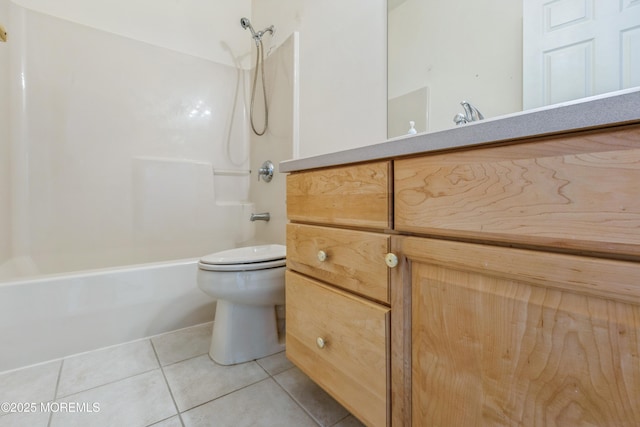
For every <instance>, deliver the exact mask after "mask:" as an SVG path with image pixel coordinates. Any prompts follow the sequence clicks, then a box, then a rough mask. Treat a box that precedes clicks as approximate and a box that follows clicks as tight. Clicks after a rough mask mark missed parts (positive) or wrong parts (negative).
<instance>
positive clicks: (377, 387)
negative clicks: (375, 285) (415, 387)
mask: <svg viewBox="0 0 640 427" xmlns="http://www.w3.org/2000/svg"><path fill="white" fill-rule="evenodd" d="M286 306H287V310H286V317H287V318H286V322H287V332H286V333H287V346H286V349H287V350H286V354H287V358H289V359H290V360H291V361H292V362H293V363H295V364H296V365H297V366H298V367H299V368H300V369H301V370H302V371H304V372H305V373H306V374H307V375H309V377H310V378H311V379H312V380H314V381H315V382H316V383H317V384H318V385H320V386H321V387H322V388H323V389H324V390H326V391H327V392H328V393H329V394H330V395H332V396H333V397H334V398H335V399H336V400H338V401H339V402H340V403H341V404H342V405H343V406H344V407H345V408H347V409H348V410H349V411H350V412H351V413H353V414H354V415H355V416H357V417H358V418H360V419H361V420H362V421H363V422H364V423H365V424H367V425H368V426H385V425H388V419H387V417H388V414H389V410H388V409H389V398H388V395H389V386H388V384H387V378H388V372H389V367H390V361H389V357H388V328H389V311H390V310H389V309H388V308H386V307H384V306H381V305H379V304H375V303H372V302H369V301H367V300H364V299H362V298H358V297H356V296H353V295H351V294H349V293H346V292H342V291H340V290H338V289H336V288H332V287H329V286H325V285H322V284H321V283H320V282H316V281H314V280H311V279H308V278H305V277H304V276H301V275H299V274H296V273H293V272H290V271H287V274H286ZM317 337H322V338H324V339H325V340H326V343H327V344H326V346H325V348H323V349H320V348H318V347H317V345H316V339H317Z"/></svg>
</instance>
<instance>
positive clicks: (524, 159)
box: [394, 126, 640, 256]
mask: <svg viewBox="0 0 640 427" xmlns="http://www.w3.org/2000/svg"><path fill="white" fill-rule="evenodd" d="M639 141H640V127H638V126H634V127H625V128H620V129H619V130H617V131H611V130H608V131H607V132H589V133H581V134H574V135H572V136H567V137H562V138H558V137H553V138H549V139H547V140H536V141H532V142H531V143H520V144H515V145H510V146H503V147H493V148H481V149H475V150H467V151H464V152H462V151H461V152H456V153H446V154H442V155H432V156H425V157H416V158H411V159H403V160H398V161H396V162H395V164H394V176H395V183H394V188H395V219H394V221H395V228H396V230H398V231H402V232H411V233H419V234H428V235H445V236H452V237H464V238H474V239H482V240H493V241H502V242H508V243H513V242H517V243H521V244H531V245H539V246H547V247H554V248H567V249H580V250H588V251H594V252H601V253H602V252H607V253H616V254H624V255H635V256H638V255H640V197H638V183H639V182H640V147H639V146H638V142H639Z"/></svg>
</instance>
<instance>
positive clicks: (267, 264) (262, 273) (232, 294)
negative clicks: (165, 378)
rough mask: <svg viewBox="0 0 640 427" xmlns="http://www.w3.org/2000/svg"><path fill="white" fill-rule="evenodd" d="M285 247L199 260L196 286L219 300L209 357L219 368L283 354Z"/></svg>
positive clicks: (253, 248)
mask: <svg viewBox="0 0 640 427" xmlns="http://www.w3.org/2000/svg"><path fill="white" fill-rule="evenodd" d="M285 264H286V247H285V246H283V245H259V246H247V247H243V248H236V249H229V250H226V251H222V252H216V253H213V254H210V255H207V256H205V257H203V258H202V259H200V262H199V263H198V287H199V288H200V289H201V290H202V291H203V292H204V293H206V294H207V295H209V296H211V297H213V298H215V299H216V300H217V302H216V314H215V321H214V322H213V334H212V338H211V347H210V349H209V356H211V359H213V360H214V361H215V362H216V363H218V364H221V365H233V364H236V363H243V362H248V361H250V360H255V359H259V358H261V357H265V356H269V355H271V354H274V353H278V352H280V351H282V350H284V337H282V339H280V337H279V336H278V327H277V321H276V306H277V305H282V304H284V272H285V269H286V267H285Z"/></svg>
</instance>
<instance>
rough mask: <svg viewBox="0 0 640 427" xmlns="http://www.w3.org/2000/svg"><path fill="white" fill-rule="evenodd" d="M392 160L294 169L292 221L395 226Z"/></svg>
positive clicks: (290, 185) (290, 177)
mask: <svg viewBox="0 0 640 427" xmlns="http://www.w3.org/2000/svg"><path fill="white" fill-rule="evenodd" d="M390 170H391V162H388V161H384V162H375V163H367V164H362V165H355V166H346V167H337V168H328V169H321V170H317V171H311V172H300V173H293V174H290V175H288V176H287V216H288V217H289V219H290V220H292V221H302V222H314V223H321V224H334V225H347V226H357V227H363V228H376V229H389V228H391V191H390V190H391V180H390V178H389V177H390Z"/></svg>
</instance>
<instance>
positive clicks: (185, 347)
mask: <svg viewBox="0 0 640 427" xmlns="http://www.w3.org/2000/svg"><path fill="white" fill-rule="evenodd" d="M212 328H213V323H212V322H209V323H205V324H202V325H197V326H193V327H191V328H186V329H182V330H179V331H175V332H170V333H167V334H162V335H159V336H157V337H153V338H152V339H151V342H152V343H153V346H154V347H155V349H156V353H157V354H158V359H160V364H161V365H162V366H165V365H169V364H171V363H175V362H180V361H182V360H186V359H190V358H192V357H195V356H200V355H202V354H207V353H209V345H210V344H211V329H212Z"/></svg>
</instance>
